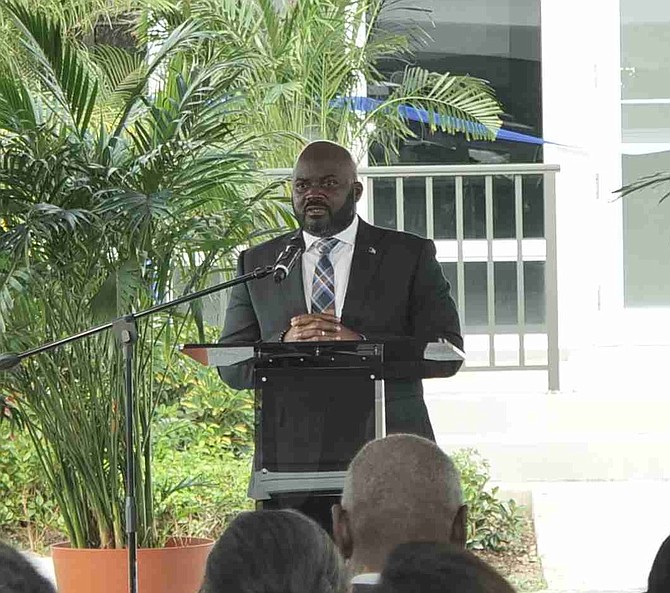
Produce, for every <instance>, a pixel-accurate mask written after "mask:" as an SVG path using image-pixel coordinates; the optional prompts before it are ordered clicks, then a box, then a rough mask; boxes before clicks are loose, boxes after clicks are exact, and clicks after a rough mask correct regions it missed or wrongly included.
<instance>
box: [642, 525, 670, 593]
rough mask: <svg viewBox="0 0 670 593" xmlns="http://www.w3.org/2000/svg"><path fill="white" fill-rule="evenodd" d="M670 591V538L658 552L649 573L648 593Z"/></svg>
mask: <svg viewBox="0 0 670 593" xmlns="http://www.w3.org/2000/svg"><path fill="white" fill-rule="evenodd" d="M668 591H670V537H669V538H668V539H666V540H665V541H664V542H663V543H662V544H661V547H660V549H659V550H658V554H656V558H655V559H654V564H653V565H652V566H651V572H650V573H649V588H648V589H647V593H668Z"/></svg>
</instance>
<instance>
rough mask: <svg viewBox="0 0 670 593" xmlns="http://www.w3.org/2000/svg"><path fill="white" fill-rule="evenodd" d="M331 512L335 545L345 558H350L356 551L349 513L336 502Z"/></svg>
mask: <svg viewBox="0 0 670 593" xmlns="http://www.w3.org/2000/svg"><path fill="white" fill-rule="evenodd" d="M330 514H331V517H332V519H333V539H334V540H335V545H336V546H337V547H338V549H339V550H340V553H341V554H342V556H343V557H344V558H345V560H348V559H349V558H351V555H352V554H353V552H354V541H353V539H352V537H351V528H350V526H349V515H348V514H347V511H345V510H344V509H343V508H342V505H341V504H334V505H333V506H332V507H331V508H330Z"/></svg>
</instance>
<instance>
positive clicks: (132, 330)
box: [0, 265, 275, 593]
mask: <svg viewBox="0 0 670 593" xmlns="http://www.w3.org/2000/svg"><path fill="white" fill-rule="evenodd" d="M274 271H275V265H271V266H265V267H259V268H256V269H255V270H253V271H252V272H249V273H247V274H243V275H242V276H237V277H236V278H233V279H232V280H228V281H226V282H221V283H219V284H216V285H214V286H211V287H209V288H205V289H203V290H199V291H198V292H193V293H190V294H187V295H184V296H182V297H179V298H176V299H174V300H172V301H168V302H166V303H162V304H160V305H155V306H153V307H150V308H149V309H145V310H144V311H140V312H139V313H131V314H129V315H125V316H123V317H119V318H118V319H115V320H114V321H109V322H107V323H103V324H102V325H98V326H96V327H92V328H89V329H87V330H85V331H82V332H80V333H78V334H74V335H72V336H68V337H67V338H62V339H60V340H56V341H55V342H50V343H48V344H43V345H42V346H39V347H37V348H33V349H32V350H26V351H25V352H21V353H19V354H16V353H6V354H0V371H8V370H11V369H13V368H14V367H16V366H18V365H19V364H20V363H21V361H22V360H23V359H24V358H29V357H31V356H35V355H36V354H40V353H42V352H48V351H49V350H53V349H55V348H58V347H60V346H64V345H65V344H68V343H70V342H75V341H77V340H80V339H82V338H86V337H88V336H92V335H94V334H97V333H100V332H103V331H106V330H108V329H111V330H112V331H113V332H114V335H115V336H116V337H117V339H118V341H119V344H120V346H121V348H122V351H123V361H124V384H125V392H126V406H125V408H126V409H125V412H126V426H125V428H126V431H125V433H126V434H125V439H126V535H127V538H128V590H129V593H137V508H136V501H135V474H136V467H135V443H134V434H133V426H134V424H133V414H134V401H135V392H134V381H133V358H134V352H135V344H136V343H137V323H136V322H137V320H138V319H141V318H142V317H147V316H149V315H153V314H154V313H159V312H160V311H164V310H165V309H169V308H171V307H175V306H177V305H181V304H183V303H188V302H190V301H193V300H195V299H199V298H201V297H204V296H207V295H209V294H212V293H214V292H217V291H219V290H224V289H226V288H231V287H233V286H236V285H238V284H244V283H245V282H248V281H249V280H257V279H260V278H264V277H265V276H269V275H270V274H272V273H273V272H274Z"/></svg>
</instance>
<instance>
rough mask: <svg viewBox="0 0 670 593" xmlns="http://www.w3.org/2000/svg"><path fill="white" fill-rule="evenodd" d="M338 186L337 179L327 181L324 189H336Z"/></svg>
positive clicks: (324, 183)
mask: <svg viewBox="0 0 670 593" xmlns="http://www.w3.org/2000/svg"><path fill="white" fill-rule="evenodd" d="M336 185H337V181H336V180H335V179H327V180H326V181H324V182H323V186H324V187H335V186H336Z"/></svg>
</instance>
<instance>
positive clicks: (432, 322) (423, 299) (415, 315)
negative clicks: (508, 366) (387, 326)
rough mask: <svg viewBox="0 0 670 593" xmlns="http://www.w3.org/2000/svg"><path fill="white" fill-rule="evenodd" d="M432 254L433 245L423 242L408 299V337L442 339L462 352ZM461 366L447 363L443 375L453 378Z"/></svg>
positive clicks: (458, 329)
mask: <svg viewBox="0 0 670 593" xmlns="http://www.w3.org/2000/svg"><path fill="white" fill-rule="evenodd" d="M435 254H436V251H435V244H434V243H433V242H432V241H426V242H425V243H424V244H423V248H422V250H421V254H420V256H419V259H418V262H417V267H416V274H415V277H414V282H413V284H412V292H411V297H410V324H411V330H412V336H413V337H414V338H416V339H418V340H421V341H426V342H435V341H438V340H439V339H446V340H447V341H448V342H450V343H451V344H453V345H454V346H456V347H457V348H459V349H460V350H462V349H463V336H462V335H461V323H460V320H459V317H458V310H457V309H456V303H455V302H454V299H453V298H452V297H451V287H450V286H449V282H448V281H447V280H446V279H445V277H444V275H443V274H442V268H441V267H440V264H439V262H438V261H437V258H436V257H435ZM462 364H463V363H462V361H458V362H453V363H452V362H450V363H448V372H447V374H446V376H451V375H455V374H456V373H457V372H458V370H459V369H460V368H461V365H462Z"/></svg>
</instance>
